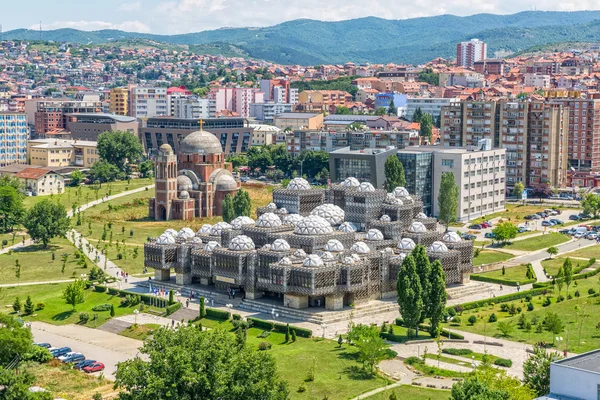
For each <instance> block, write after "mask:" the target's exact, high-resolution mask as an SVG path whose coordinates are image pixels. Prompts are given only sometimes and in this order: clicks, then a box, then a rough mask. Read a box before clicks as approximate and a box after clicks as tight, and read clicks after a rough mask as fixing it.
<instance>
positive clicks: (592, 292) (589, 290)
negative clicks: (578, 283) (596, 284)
mask: <svg viewBox="0 0 600 400" xmlns="http://www.w3.org/2000/svg"><path fill="white" fill-rule="evenodd" d="M588 294H589V295H590V296H591V295H593V294H596V289H594V288H589V289H588Z"/></svg>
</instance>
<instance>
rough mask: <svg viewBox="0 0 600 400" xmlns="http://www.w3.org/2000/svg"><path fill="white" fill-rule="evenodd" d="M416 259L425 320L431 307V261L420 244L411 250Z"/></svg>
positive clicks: (423, 319) (422, 318)
mask: <svg viewBox="0 0 600 400" xmlns="http://www.w3.org/2000/svg"><path fill="white" fill-rule="evenodd" d="M411 255H412V256H413V258H414V260H415V269H416V271H417V275H418V276H419V282H420V283H421V301H422V303H423V311H422V312H421V321H420V322H423V321H425V318H429V316H430V312H429V310H430V309H431V306H433V304H431V298H430V294H431V282H430V281H429V279H431V262H430V261H429V257H428V256H427V251H426V250H425V247H424V246H421V245H418V246H416V247H415V248H414V250H413V251H412V252H411Z"/></svg>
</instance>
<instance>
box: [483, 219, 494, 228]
mask: <svg viewBox="0 0 600 400" xmlns="http://www.w3.org/2000/svg"><path fill="white" fill-rule="evenodd" d="M481 226H483V227H484V228H491V227H492V224H491V223H489V222H487V221H485V222H482V223H481Z"/></svg>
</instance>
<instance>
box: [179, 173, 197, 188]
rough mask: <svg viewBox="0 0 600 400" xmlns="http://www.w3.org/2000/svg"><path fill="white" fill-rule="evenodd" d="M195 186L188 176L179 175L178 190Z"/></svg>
mask: <svg viewBox="0 0 600 400" xmlns="http://www.w3.org/2000/svg"><path fill="white" fill-rule="evenodd" d="M193 188H194V184H193V183H192V180H191V179H190V178H189V177H188V176H185V175H179V176H178V177H177V190H192V189H193Z"/></svg>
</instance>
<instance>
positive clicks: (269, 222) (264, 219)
mask: <svg viewBox="0 0 600 400" xmlns="http://www.w3.org/2000/svg"><path fill="white" fill-rule="evenodd" d="M256 226H260V227H261V228H276V227H278V226H281V219H279V217H278V216H277V215H276V214H274V213H272V212H267V213H264V214H262V215H261V216H260V217H258V221H256Z"/></svg>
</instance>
